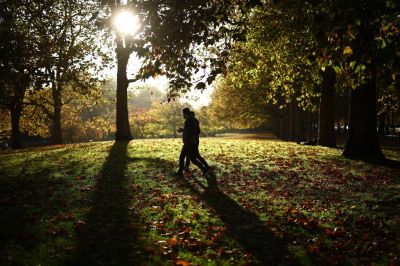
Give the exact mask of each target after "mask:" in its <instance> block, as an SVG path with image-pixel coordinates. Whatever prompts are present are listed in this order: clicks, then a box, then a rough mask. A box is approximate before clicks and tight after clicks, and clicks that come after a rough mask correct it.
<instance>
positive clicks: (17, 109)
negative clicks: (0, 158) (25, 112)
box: [10, 104, 22, 149]
mask: <svg viewBox="0 0 400 266" xmlns="http://www.w3.org/2000/svg"><path fill="white" fill-rule="evenodd" d="M21 112H22V104H21V105H17V106H13V107H12V108H10V113H11V148H13V149H18V148H21V134H20V130H19V122H20V120H21Z"/></svg>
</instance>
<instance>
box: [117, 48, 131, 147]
mask: <svg viewBox="0 0 400 266" xmlns="http://www.w3.org/2000/svg"><path fill="white" fill-rule="evenodd" d="M116 53H117V63H118V70H117V121H116V125H117V131H116V132H115V140H117V141H126V140H131V139H132V135H131V131H130V127H129V117H128V91H127V90H128V78H127V76H126V67H127V64H128V60H129V55H130V52H129V50H128V49H126V48H124V47H123V44H122V40H117V49H116Z"/></svg>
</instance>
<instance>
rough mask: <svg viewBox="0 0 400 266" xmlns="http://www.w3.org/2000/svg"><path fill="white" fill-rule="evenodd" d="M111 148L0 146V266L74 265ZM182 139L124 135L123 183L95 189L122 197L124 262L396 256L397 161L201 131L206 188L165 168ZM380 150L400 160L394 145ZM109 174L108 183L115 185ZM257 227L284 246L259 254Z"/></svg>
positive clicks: (385, 260)
mask: <svg viewBox="0 0 400 266" xmlns="http://www.w3.org/2000/svg"><path fill="white" fill-rule="evenodd" d="M112 145H113V143H112V142H99V143H90V144H78V145H62V146H56V147H53V148H51V149H50V148H44V149H43V148H34V149H29V150H24V151H23V152H15V153H4V154H0V160H1V164H0V172H1V173H2V176H1V179H0V181H1V184H0V185H1V186H0V187H1V188H0V192H1V193H0V195H1V196H0V197H1V198H0V208H1V212H2V214H3V213H4V215H2V218H1V219H2V229H1V231H0V232H1V237H2V241H1V245H0V248H1V253H0V260H1V261H2V262H3V261H4V262H5V263H6V264H27V263H28V262H29V263H33V264H35V263H36V264H63V263H65V262H79V261H84V258H83V257H82V256H84V255H85V254H80V256H81V257H79V256H75V255H74V254H75V253H76V249H77V248H78V246H79V245H78V239H79V235H80V234H81V232H82V230H84V228H86V227H88V226H89V227H90V226H91V225H90V224H89V225H88V224H87V223H92V222H93V221H90V219H89V220H88V215H89V214H90V211H91V209H92V208H93V205H94V204H96V202H93V200H94V199H95V198H93V195H95V193H96V184H98V183H99V182H101V180H102V178H103V177H102V172H101V171H102V165H103V163H105V161H106V160H107V156H108V155H109V152H110V149H111V147H112ZM180 145H181V144H180V141H179V140H134V141H131V142H130V143H129V145H128V146H127V151H126V153H127V155H126V158H125V157H124V159H123V160H124V161H123V162H122V163H121V162H119V163H121V166H120V167H121V169H122V167H123V171H122V170H121V171H119V172H118V171H117V173H116V174H118V175H122V176H123V178H124V180H125V181H124V183H123V184H122V183H121V187H119V188H118V191H115V192H113V191H108V192H107V189H108V188H107V187H104V188H102V189H104V190H105V191H104V193H108V195H110V196H112V195H117V194H116V193H122V194H123V195H124V196H123V197H121V198H120V200H122V201H126V202H125V203H123V204H124V205H123V206H122V208H121V206H119V207H120V210H119V211H120V212H124V217H125V215H129V216H130V217H126V218H129V219H128V220H127V222H129V223H131V224H130V225H129V224H124V228H125V227H126V228H130V229H129V230H127V231H126V234H131V233H132V234H134V235H132V238H130V239H132V240H131V241H133V243H130V244H128V243H125V242H121V245H122V246H121V248H122V250H123V252H124V254H122V255H123V257H124V256H125V257H126V258H127V261H130V260H132V261H136V262H138V263H139V264H140V262H142V264H146V265H149V264H150V265H151V264H153V265H159V264H165V265H249V264H261V265H262V264H264V263H265V261H266V260H264V259H265V258H269V262H270V264H271V265H274V264H288V265H289V264H291V263H294V262H296V263H297V264H320V263H326V262H327V261H329V262H331V263H332V264H355V265H365V264H383V265H388V264H393V265H394V264H396V263H399V257H398V254H400V247H399V245H398V243H400V233H399V229H398V225H399V224H400V214H399V211H398V210H399V207H400V200H399V196H398V195H399V192H400V186H399V184H398V181H395V180H396V178H398V176H400V174H399V170H398V169H390V168H387V167H383V166H376V165H371V164H368V163H365V162H360V161H352V160H348V159H345V158H343V157H342V156H341V155H340V150H337V149H329V148H322V147H311V146H300V145H296V144H294V143H289V142H281V141H275V140H248V139H246V140H240V139H239V140H238V139H218V138H209V139H202V142H201V145H200V150H201V152H202V154H203V156H204V157H205V158H206V160H207V161H208V162H209V163H210V165H213V166H215V168H216V170H215V175H216V184H217V186H216V187H212V186H211V185H210V183H208V182H207V180H206V179H205V178H204V177H203V176H202V175H201V174H200V172H199V171H198V170H196V169H195V167H194V166H191V168H192V169H191V174H188V175H186V176H185V178H184V179H183V180H177V179H176V178H175V177H174V176H173V172H174V171H175V170H176V167H177V158H178V155H179V149H180ZM390 156H391V158H392V159H393V158H394V159H397V160H399V159H400V156H399V155H398V154H395V153H393V152H392V153H390ZM109 167H114V168H115V167H119V166H117V165H114V166H113V165H111V166H109ZM109 170H110V174H113V173H115V172H116V171H114V170H112V168H110V169H109ZM103 174H104V173H103ZM107 182H111V183H110V186H112V182H114V181H113V179H112V178H111V179H109V180H108V181H107ZM396 182H397V183H396ZM208 186H211V188H213V189H214V190H210V188H208ZM110 189H111V188H110ZM109 201H112V198H110V199H109ZM122 201H121V204H122ZM224 202H225V203H224ZM224 204H225V205H224ZM101 206H102V207H101ZM101 206H99V207H101V208H104V209H105V210H104V211H105V213H106V212H107V209H108V208H114V207H113V204H111V205H110V204H106V202H103V203H101ZM125 206H126V207H125ZM116 207H117V208H118V206H116ZM117 210H118V209H117ZM100 213H101V212H100ZM115 215H116V217H122V216H121V213H119V214H118V213H116V214H115ZM235 215H241V216H243V219H240V218H241V217H233V216H235ZM246 217H247V218H246ZM250 217H252V218H250ZM109 219H111V218H109ZM246 219H247V220H246ZM98 222H99V224H98V225H97V226H103V228H104V230H108V231H104V230H103V229H101V230H100V231H99V232H103V231H104V232H103V233H102V234H103V235H104V236H103V237H105V238H108V237H109V238H110V240H112V239H113V238H112V236H111V235H110V233H112V232H115V233H116V234H119V233H118V231H117V229H116V228H115V227H114V225H113V224H108V223H111V222H112V221H109V222H107V221H103V220H99V221H98ZM116 222H118V221H116ZM246 223H247V225H246ZM13 224H14V226H13ZM235 224H236V225H235ZM82 228H83V229H82ZM96 230H97V229H96ZM110 230H111V231H110ZM124 230H125V229H124ZM132 230H133V231H132ZM131 231H132V232H131ZM88 232H90V231H88ZM93 232H95V231H93ZM244 233H246V234H249V235H248V236H244V235H243V234H244ZM257 234H258V235H260V234H261V235H263V234H265V236H266V237H267V235H268V237H271V241H276V243H283V244H282V247H286V248H284V249H283V250H285V254H284V257H286V258H285V259H284V260H282V261H279V260H278V259H275V258H274V257H273V256H272V255H271V254H269V253H268V251H265V250H262V249H263V248H266V247H267V243H262V241H263V240H260V239H259V238H258V237H257ZM121 237H122V235H121ZM121 237H118V238H115V239H116V240H118V239H120V240H122V238H121ZM93 239H97V238H93ZM124 241H125V240H124ZM252 241H254V242H257V241H258V242H260V241H261V242H260V245H261V248H260V249H259V250H257V248H255V247H256V245H254V244H253V243H251V242H252ZM104 247H107V246H104ZM88 250H89V249H88ZM91 252H94V253H95V254H94V256H93V258H94V260H95V261H96V259H97V262H99V263H100V262H101V263H106V264H107V262H109V263H117V262H118V260H115V259H114V260H113V259H112V258H113V254H115V255H118V254H120V251H113V250H110V252H111V254H109V256H103V257H102V254H97V255H96V250H92V251H91ZM113 252H115V253H113ZM125 253H126V254H125Z"/></svg>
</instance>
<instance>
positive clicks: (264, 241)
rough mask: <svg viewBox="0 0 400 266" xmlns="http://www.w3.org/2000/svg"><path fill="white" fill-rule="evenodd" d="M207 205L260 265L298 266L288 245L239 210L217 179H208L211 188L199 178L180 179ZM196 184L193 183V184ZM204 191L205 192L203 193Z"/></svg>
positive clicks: (259, 222) (255, 216)
mask: <svg viewBox="0 0 400 266" xmlns="http://www.w3.org/2000/svg"><path fill="white" fill-rule="evenodd" d="M177 181H178V182H180V183H181V184H183V185H184V186H186V187H187V188H189V189H190V190H191V191H192V192H193V193H194V194H197V195H198V196H199V197H200V198H201V199H202V200H203V201H204V202H206V203H207V205H208V206H209V207H211V208H212V209H213V210H214V211H215V212H216V213H217V215H218V216H219V218H220V219H221V220H222V221H223V222H224V223H225V224H226V226H227V229H228V230H229V233H230V234H231V236H232V237H233V238H234V239H236V241H238V243H239V244H240V245H241V246H242V247H243V248H244V249H245V250H246V251H247V252H248V253H250V254H251V255H252V256H253V257H254V258H255V259H256V261H257V262H258V263H259V264H261V265H292V264H296V261H295V260H294V258H293V257H291V256H290V253H289V251H288V248H287V242H286V241H285V240H283V239H278V238H276V237H275V236H274V235H273V234H272V231H271V230H270V229H269V228H268V227H267V226H266V224H265V223H264V222H262V221H261V220H260V219H259V218H258V216H257V215H256V214H255V213H253V212H251V211H248V210H246V209H244V208H243V207H242V206H240V205H239V204H238V203H237V202H236V201H235V200H233V199H231V198H230V197H229V196H227V195H226V194H224V193H223V192H222V191H221V190H220V189H219V187H218V184H217V180H216V178H215V176H214V175H211V176H209V177H208V178H207V184H208V186H205V185H203V184H202V183H201V182H200V181H199V180H197V179H196V178H193V179H191V180H190V181H189V180H187V179H178V180H177ZM191 181H193V183H192V182H191ZM202 190H203V191H202Z"/></svg>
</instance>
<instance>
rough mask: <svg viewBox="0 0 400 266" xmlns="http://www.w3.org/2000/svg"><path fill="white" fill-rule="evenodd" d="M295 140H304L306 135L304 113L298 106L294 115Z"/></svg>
mask: <svg viewBox="0 0 400 266" xmlns="http://www.w3.org/2000/svg"><path fill="white" fill-rule="evenodd" d="M296 118H297V120H296V133H297V136H296V141H297V142H299V141H304V140H305V136H306V130H305V127H304V122H305V113H304V111H303V110H301V109H300V108H297V115H296Z"/></svg>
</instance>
